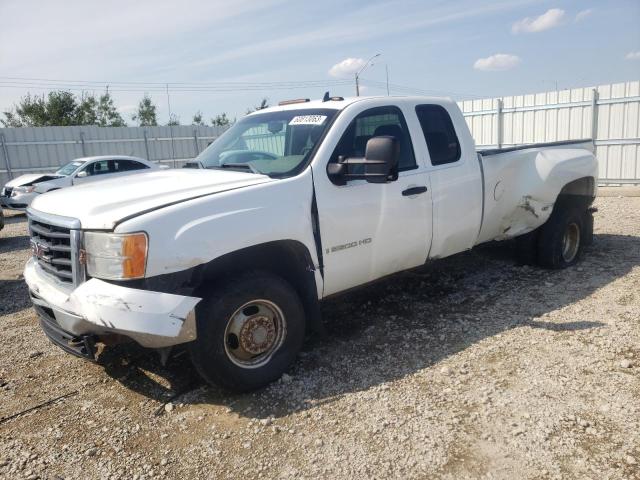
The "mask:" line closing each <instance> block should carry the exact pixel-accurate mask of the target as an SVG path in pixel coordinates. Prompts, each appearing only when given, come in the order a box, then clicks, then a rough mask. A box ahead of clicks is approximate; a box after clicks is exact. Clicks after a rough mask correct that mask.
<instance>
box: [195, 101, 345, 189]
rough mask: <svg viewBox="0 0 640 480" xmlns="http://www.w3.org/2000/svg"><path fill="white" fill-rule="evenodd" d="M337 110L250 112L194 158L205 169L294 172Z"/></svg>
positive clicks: (309, 153) (271, 173)
mask: <svg viewBox="0 0 640 480" xmlns="http://www.w3.org/2000/svg"><path fill="white" fill-rule="evenodd" d="M336 112H337V110H332V109H320V108H316V109H305V110H286V111H284V112H268V113H259V114H256V115H250V116H248V117H245V118H243V119H242V120H240V121H239V122H238V123H236V124H235V125H234V126H233V127H231V128H230V129H229V130H227V131H226V132H225V133H224V134H223V135H222V136H220V138H218V139H217V140H215V141H214V142H213V143H212V144H211V145H209V147H207V149H206V150H204V151H203V152H202V153H201V154H200V155H198V157H197V158H196V159H195V161H197V162H200V163H201V164H202V166H203V167H204V168H220V169H223V168H224V169H233V170H241V171H244V172H253V173H261V174H265V175H269V176H275V177H287V176H291V175H294V174H296V173H297V172H298V169H299V168H300V167H301V166H303V165H304V164H306V162H307V160H308V158H309V155H311V152H312V151H313V149H314V147H315V146H316V143H318V140H319V139H320V138H321V137H322V134H323V133H324V131H325V130H326V129H327V126H328V125H329V124H330V123H331V120H332V118H333V117H334V116H335V114H336Z"/></svg>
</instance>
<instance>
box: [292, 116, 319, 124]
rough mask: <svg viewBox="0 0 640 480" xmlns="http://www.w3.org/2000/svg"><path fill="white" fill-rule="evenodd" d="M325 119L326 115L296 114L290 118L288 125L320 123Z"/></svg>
mask: <svg viewBox="0 0 640 480" xmlns="http://www.w3.org/2000/svg"><path fill="white" fill-rule="evenodd" d="M326 119H327V116H326V115H298V116H297V117H293V118H292V119H291V121H290V122H289V125H322V124H323V123H324V121H325V120H326Z"/></svg>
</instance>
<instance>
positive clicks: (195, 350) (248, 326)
mask: <svg viewBox="0 0 640 480" xmlns="http://www.w3.org/2000/svg"><path fill="white" fill-rule="evenodd" d="M196 323H197V329H198V330H197V331H198V338H197V340H196V341H195V342H192V343H191V344H190V353H191V360H192V362H193V364H194V366H195V367H196V369H197V370H198V372H199V373H200V375H201V376H202V377H203V378H204V379H205V380H206V381H207V382H209V383H212V384H217V385H220V386H223V387H225V388H228V389H230V390H234V391H240V392H243V391H250V390H255V389H257V388H260V387H263V386H265V385H267V384H268V383H270V382H272V381H274V380H277V379H278V378H280V376H281V375H282V374H283V373H284V372H285V370H286V369H287V368H288V367H289V365H291V363H292V362H293V361H294V359H295V357H296V355H297V353H298V352H299V350H300V348H301V347H302V343H303V341H304V332H305V318H304V309H303V307H302V304H301V302H300V299H299V298H298V295H297V293H296V291H295V290H294V289H293V288H292V287H291V286H290V285H289V284H288V283H287V282H286V281H284V280H283V279H282V278H280V277H278V276H276V275H273V274H270V273H267V272H248V273H245V274H243V275H241V276H238V277H236V278H235V279H232V280H231V281H229V282H228V283H226V285H224V286H221V287H219V288H215V289H214V291H213V292H212V293H211V294H210V295H209V297H206V298H204V299H203V300H202V301H201V302H200V304H198V307H197V309H196Z"/></svg>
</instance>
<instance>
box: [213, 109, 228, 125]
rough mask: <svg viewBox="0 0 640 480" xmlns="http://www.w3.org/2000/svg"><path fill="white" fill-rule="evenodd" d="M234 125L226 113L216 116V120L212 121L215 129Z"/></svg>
mask: <svg viewBox="0 0 640 480" xmlns="http://www.w3.org/2000/svg"><path fill="white" fill-rule="evenodd" d="M232 123H233V122H232V121H231V120H229V117H227V114H226V112H222V113H220V114H218V115H216V117H215V118H212V119H211V125H213V126H214V127H228V126H229V125H231V124H232Z"/></svg>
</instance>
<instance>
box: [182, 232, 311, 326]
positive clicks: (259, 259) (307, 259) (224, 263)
mask: <svg viewBox="0 0 640 480" xmlns="http://www.w3.org/2000/svg"><path fill="white" fill-rule="evenodd" d="M251 270H263V271H267V272H273V273H274V274H276V275H278V276H280V277H282V278H283V279H284V280H286V281H287V282H288V283H289V284H291V286H292V287H293V288H294V289H295V290H296V292H297V293H298V295H299V296H300V300H301V301H302V304H303V306H304V310H305V315H306V317H307V322H308V325H309V327H311V329H313V330H314V331H316V332H320V333H322V332H323V327H322V321H321V317H320V306H319V301H318V291H317V285H316V280H315V274H314V271H315V266H314V264H313V260H312V257H311V253H310V252H309V250H308V249H307V247H306V246H305V245H304V244H303V243H301V242H299V241H297V240H278V241H274V242H267V243H262V244H259V245H253V246H251V247H247V248H242V249H240V250H236V251H233V252H230V253H227V254H225V255H222V256H221V257H218V258H216V259H214V260H212V261H210V262H208V263H205V264H203V265H200V266H198V267H196V271H195V272H194V278H193V280H192V282H193V283H194V284H195V285H197V287H196V289H195V292H194V293H195V294H196V295H198V292H200V291H202V290H203V289H209V288H212V286H213V287H215V284H216V283H218V282H224V279H225V278H229V277H230V276H232V275H234V276H235V275H237V274H239V273H242V272H246V271H251ZM198 296H199V295H198Z"/></svg>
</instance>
